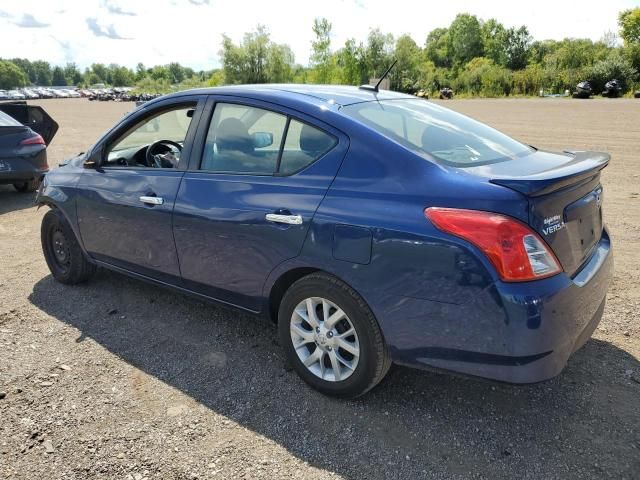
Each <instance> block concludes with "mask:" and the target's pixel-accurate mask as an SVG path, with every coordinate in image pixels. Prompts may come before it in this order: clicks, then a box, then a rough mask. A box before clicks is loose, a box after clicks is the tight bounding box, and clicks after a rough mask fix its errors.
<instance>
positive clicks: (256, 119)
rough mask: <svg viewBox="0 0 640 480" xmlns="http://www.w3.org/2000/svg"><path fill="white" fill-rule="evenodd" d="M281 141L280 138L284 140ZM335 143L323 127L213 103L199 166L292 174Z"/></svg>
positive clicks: (212, 168) (231, 170) (203, 168)
mask: <svg viewBox="0 0 640 480" xmlns="http://www.w3.org/2000/svg"><path fill="white" fill-rule="evenodd" d="M283 140H284V141H283ZM336 144H337V140H336V139H335V138H334V137H333V136H331V135H329V134H327V133H325V132H324V131H322V130H320V129H318V128H316V127H313V126H311V125H308V124H306V123H302V122H300V121H298V120H295V119H292V118H287V116H286V115H283V114H280V113H276V112H272V111H270V110H265V109H262V108H257V107H251V106H247V105H236V104H228V103H219V104H217V105H216V107H215V110H214V113H213V118H212V119H211V124H210V126H209V132H208V133H207V140H206V142H205V147H204V152H203V155H202V163H201V165H200V169H201V170H206V171H210V172H220V173H240V174H256V175H274V174H282V175H291V174H293V173H296V172H298V171H300V170H302V169H303V168H305V167H306V166H308V165H310V164H311V163H313V162H315V161H316V160H317V159H319V158H320V157H321V156H323V155H324V154H325V153H327V152H328V151H329V150H331V149H332V148H333V147H334V146H335V145H336Z"/></svg>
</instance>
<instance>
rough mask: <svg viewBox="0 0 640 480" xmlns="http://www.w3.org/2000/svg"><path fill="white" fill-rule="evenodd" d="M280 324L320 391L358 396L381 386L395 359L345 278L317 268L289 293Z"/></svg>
mask: <svg viewBox="0 0 640 480" xmlns="http://www.w3.org/2000/svg"><path fill="white" fill-rule="evenodd" d="M278 329H279V334H280V341H281V343H282V345H283V348H284V351H285V354H286V356H287V359H288V361H289V362H290V363H291V365H292V366H293V368H294V369H295V370H296V372H297V373H298V374H299V375H300V377H302V379H303V380H304V381H305V382H307V383H308V384H309V385H311V386H312V387H313V388H315V389H317V390H319V391H320V392H322V393H324V394H327V395H332V396H337V397H346V398H352V397H357V396H359V395H362V394H364V393H366V392H367V391H369V390H370V389H371V388H373V387H374V386H376V385H377V384H378V383H379V382H380V381H381V380H382V379H383V378H384V376H385V375H386V373H387V371H388V370H389V367H390V366H391V361H390V358H389V354H388V352H387V348H386V346H385V344H384V339H383V338H382V333H381V331H380V327H379V326H378V322H377V321H376V319H375V317H374V316H373V313H372V312H371V310H370V309H369V307H368V305H367V304H366V303H365V301H364V300H363V299H362V297H361V296H360V295H358V293H357V292H355V291H354V290H353V289H352V288H351V287H349V286H348V285H347V284H345V283H344V282H342V281H340V280H338V279H337V278H335V277H332V276H330V275H327V274H323V273H314V274H311V275H308V276H306V277H304V278H302V279H300V280H298V281H297V282H295V283H294V284H293V285H292V286H291V287H290V288H289V290H287V292H286V293H285V295H284V298H283V299H282V303H281V304H280V309H279V312H278Z"/></svg>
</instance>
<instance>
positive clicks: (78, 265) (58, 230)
mask: <svg viewBox="0 0 640 480" xmlns="http://www.w3.org/2000/svg"><path fill="white" fill-rule="evenodd" d="M40 239H41V241H42V251H43V253H44V258H45V260H46V261H47V265H48V266H49V270H50V271H51V274H52V275H53V277H54V278H55V279H56V280H58V281H59V282H61V283H65V284H68V285H75V284H76V283H81V282H84V281H86V280H88V279H89V278H90V277H91V276H92V275H93V274H94V273H95V270H96V267H95V265H93V264H92V263H90V262H89V261H88V260H87V259H86V258H85V256H84V253H83V251H82V249H81V248H80V245H79V244H78V241H77V240H76V236H75V234H74V233H73V230H72V229H71V227H70V226H69V224H68V222H67V220H66V219H65V218H64V216H63V215H62V213H60V211H58V210H57V209H52V210H49V211H48V212H47V213H46V214H45V216H44V218H43V219H42V227H41V229H40Z"/></svg>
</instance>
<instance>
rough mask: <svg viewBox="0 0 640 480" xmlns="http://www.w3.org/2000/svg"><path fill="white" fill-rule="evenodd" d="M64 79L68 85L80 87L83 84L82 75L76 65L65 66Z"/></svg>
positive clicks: (68, 64)
mask: <svg viewBox="0 0 640 480" xmlns="http://www.w3.org/2000/svg"><path fill="white" fill-rule="evenodd" d="M64 78H65V79H66V80H67V85H78V84H80V83H81V82H82V74H81V73H80V70H78V67H77V66H76V64H75V63H67V64H66V65H65V66H64Z"/></svg>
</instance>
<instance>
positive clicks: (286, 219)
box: [264, 213, 302, 225]
mask: <svg viewBox="0 0 640 480" xmlns="http://www.w3.org/2000/svg"><path fill="white" fill-rule="evenodd" d="M264 218H266V219H267V221H268V222H274V223H285V224H287V225H302V217H301V216H300V215H282V214H279V213H267V214H266V215H265V217H264Z"/></svg>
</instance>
